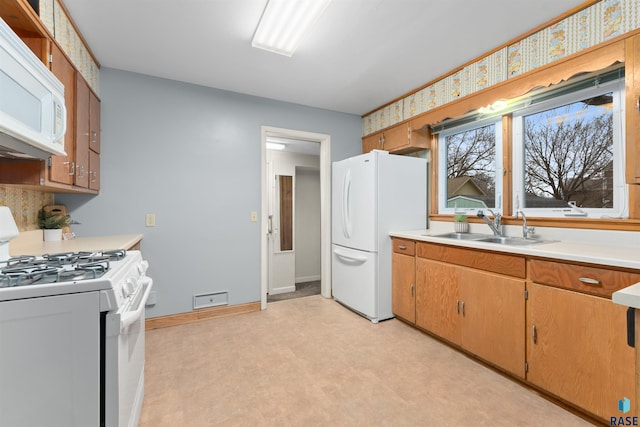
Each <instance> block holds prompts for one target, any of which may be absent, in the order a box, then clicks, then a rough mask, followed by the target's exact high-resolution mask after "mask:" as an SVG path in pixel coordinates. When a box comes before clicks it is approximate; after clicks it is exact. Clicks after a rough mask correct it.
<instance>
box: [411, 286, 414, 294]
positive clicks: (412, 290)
mask: <svg viewBox="0 0 640 427" xmlns="http://www.w3.org/2000/svg"><path fill="white" fill-rule="evenodd" d="M413 288H414V284H413V283H412V284H411V297H413Z"/></svg>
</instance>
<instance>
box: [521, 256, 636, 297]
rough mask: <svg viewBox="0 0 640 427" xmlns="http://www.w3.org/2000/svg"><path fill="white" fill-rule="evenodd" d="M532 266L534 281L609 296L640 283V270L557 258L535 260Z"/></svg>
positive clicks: (531, 263) (532, 278)
mask: <svg viewBox="0 0 640 427" xmlns="http://www.w3.org/2000/svg"><path fill="white" fill-rule="evenodd" d="M529 267H530V272H531V274H530V277H531V280H532V281H534V282H536V283H540V284H543V285H550V286H556V287H559V288H565V289H571V290H574V291H579V292H583V293H587V294H591V295H597V296H601V297H606V298H611V294H612V293H613V292H615V291H617V290H620V289H622V288H626V287H627V286H630V285H633V284H634V283H638V282H640V273H630V272H624V271H616V270H607V269H604V268H598V267H588V266H583V265H575V264H565V263H561V262H554V261H543V260H538V259H532V260H531V262H530V264H529Z"/></svg>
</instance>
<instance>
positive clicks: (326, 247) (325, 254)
mask: <svg viewBox="0 0 640 427" xmlns="http://www.w3.org/2000/svg"><path fill="white" fill-rule="evenodd" d="M267 139H269V140H272V139H282V140H300V141H308V142H313V143H316V144H319V146H320V160H319V175H320V236H321V237H320V289H321V294H322V296H323V297H325V298H330V297H331V254H330V250H331V238H330V236H331V137H330V136H329V135H325V134H318V133H312V132H305V131H298V130H292V129H283V128H274V127H268V126H263V127H262V143H261V145H262V165H261V172H262V173H261V176H262V203H261V205H262V206H261V209H262V215H261V219H262V221H261V279H260V282H261V285H260V293H261V298H260V299H261V308H262V309H263V310H264V309H266V307H267V292H268V291H269V280H270V275H271V274H272V271H270V267H269V264H270V262H269V261H270V259H269V255H270V253H273V251H274V248H273V245H274V244H275V245H276V249H277V250H278V251H279V252H278V253H279V254H284V255H285V257H281V258H282V259H285V258H286V253H287V250H288V248H289V247H288V246H287V245H288V240H287V238H286V232H285V237H283V236H282V233H280V230H279V233H278V236H274V235H273V231H274V228H275V227H274V222H273V221H274V218H273V217H270V216H269V215H270V212H271V209H270V205H269V204H270V203H271V202H270V199H269V192H270V191H273V190H270V189H272V188H273V189H275V188H276V182H277V183H278V188H280V186H281V185H282V188H283V189H284V190H283V191H286V188H288V187H287V186H288V183H287V181H288V179H287V178H282V179H279V178H278V179H275V180H274V182H272V179H274V176H275V174H274V171H273V170H270V168H271V167H272V166H271V164H270V163H269V162H268V161H267V158H268V156H267V148H266V147H267ZM272 185H273V186H272ZM284 199H285V201H286V195H285V197H284ZM278 200H280V199H278ZM279 206H280V204H279ZM286 206H287V205H286V203H284V204H282V209H286ZM278 219H279V218H278ZM286 224H287V223H286V221H285V222H284V223H283V224H282V226H286ZM277 225H278V226H280V223H279V222H278V224H277ZM276 237H277V238H276ZM283 239H284V240H283ZM282 244H284V245H285V246H283V247H284V248H285V250H284V251H281V250H280V245H282Z"/></svg>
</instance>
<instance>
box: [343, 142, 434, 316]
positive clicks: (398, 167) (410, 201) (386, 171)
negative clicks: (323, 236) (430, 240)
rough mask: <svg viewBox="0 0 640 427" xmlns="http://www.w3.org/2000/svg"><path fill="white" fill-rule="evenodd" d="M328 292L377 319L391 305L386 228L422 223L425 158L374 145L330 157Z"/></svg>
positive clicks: (388, 313)
mask: <svg viewBox="0 0 640 427" xmlns="http://www.w3.org/2000/svg"><path fill="white" fill-rule="evenodd" d="M331 185H332V187H331V188H332V198H331V206H332V215H331V221H332V232H331V242H332V245H331V252H332V256H331V257H332V260H331V284H332V288H333V298H334V299H335V300H336V301H338V302H340V303H341V304H343V305H344V306H347V307H349V308H351V309H352V310H354V311H356V312H358V313H359V314H361V315H363V316H364V317H366V318H368V319H369V320H371V321H372V322H373V323H377V322H378V321H380V320H385V319H389V318H392V317H393V313H392V311H391V253H392V245H391V237H390V236H389V232H390V231H402V230H419V229H424V228H426V226H427V161H426V160H425V159H421V158H417V157H408V156H399V155H394V154H389V153H387V152H386V151H378V150H374V151H372V152H370V153H367V154H362V155H359V156H356V157H352V158H349V159H345V160H341V161H337V162H333V167H332V182H331Z"/></svg>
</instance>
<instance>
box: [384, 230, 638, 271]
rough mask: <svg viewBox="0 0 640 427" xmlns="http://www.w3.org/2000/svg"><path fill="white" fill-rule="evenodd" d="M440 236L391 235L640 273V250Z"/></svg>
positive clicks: (421, 233)
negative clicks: (528, 244) (511, 242)
mask: <svg viewBox="0 0 640 427" xmlns="http://www.w3.org/2000/svg"><path fill="white" fill-rule="evenodd" d="M437 234H442V232H439V233H436V232H434V233H433V234H431V233H430V231H429V230H414V231H397V232H395V231H394V232H390V233H389V235H390V236H392V237H398V238H403V239H410V240H416V241H422V242H429V243H439V244H444V245H451V246H460V247H466V248H473V249H481V250H487V251H494V252H503V253H509V254H518V255H527V256H533V257H541V258H552V259H557V260H565V261H575V262H584V263H589V264H598V265H605V266H610V267H622V268H631V269H635V270H640V248H638V247H629V246H612V245H595V244H589V243H579V242H568V241H566V242H565V241H554V242H549V243H543V244H537V245H530V246H508V245H499V244H496V243H488V242H478V241H473V240H456V239H451V238H446V237H437Z"/></svg>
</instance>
